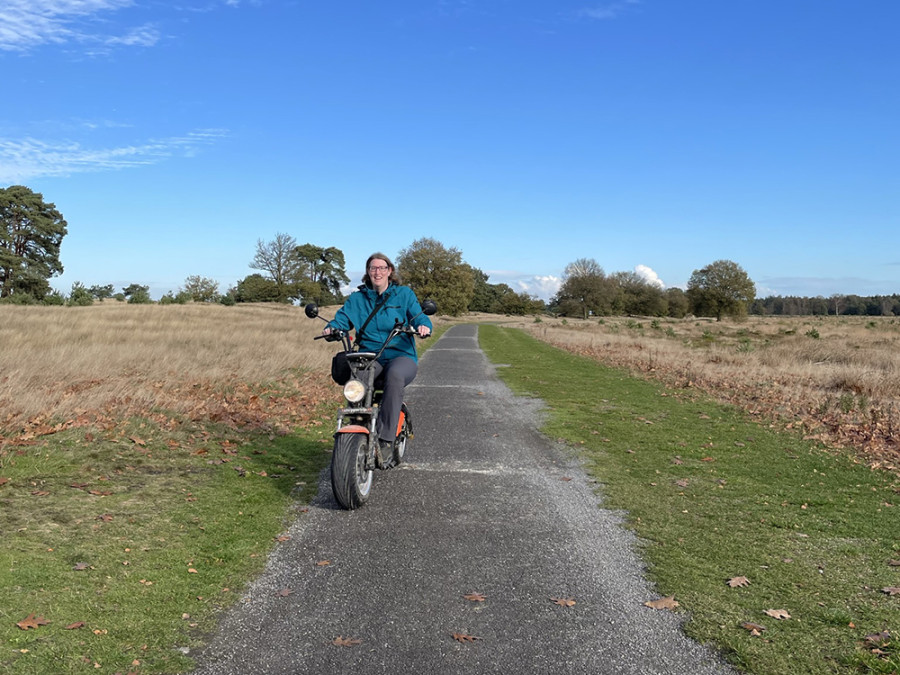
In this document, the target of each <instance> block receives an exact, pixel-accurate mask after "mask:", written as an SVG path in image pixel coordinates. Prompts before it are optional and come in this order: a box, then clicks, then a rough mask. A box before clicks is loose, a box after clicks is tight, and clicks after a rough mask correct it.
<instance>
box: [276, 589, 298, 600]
mask: <svg viewBox="0 0 900 675" xmlns="http://www.w3.org/2000/svg"><path fill="white" fill-rule="evenodd" d="M293 592H294V591H292V590H291V589H290V588H282V589H281V590H280V591H278V592H277V593H276V594H275V597H277V598H286V597H287V596H289V595H290V594H291V593H293Z"/></svg>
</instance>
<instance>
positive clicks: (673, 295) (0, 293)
mask: <svg viewBox="0 0 900 675" xmlns="http://www.w3.org/2000/svg"><path fill="white" fill-rule="evenodd" d="M66 232H67V223H66V221H65V219H64V218H63V216H62V214H61V213H60V212H59V211H58V210H57V209H56V206H55V205H54V204H52V203H47V202H45V201H44V199H43V196H42V195H41V194H40V193H35V192H32V191H31V190H30V189H29V188H27V187H24V186H21V185H14V186H11V187H9V188H5V189H0V302H3V303H18V304H31V303H43V304H68V305H89V304H92V303H93V302H94V301H96V300H101V301H102V300H106V299H110V298H112V299H116V300H120V301H123V302H129V303H136V304H141V303H150V302H153V300H152V299H151V298H150V293H149V287H148V286H143V285H141V284H136V283H133V284H129V285H128V286H125V287H123V288H121V289H120V290H119V291H116V289H115V288H114V287H113V286H112V285H111V284H109V285H95V286H91V287H86V286H84V285H83V284H82V283H80V282H78V281H76V282H75V283H73V284H72V289H71V292H70V293H69V294H68V296H66V295H64V294H62V293H60V292H59V291H56V290H53V289H52V288H51V287H50V284H49V279H50V278H51V277H53V276H56V275H58V274H61V273H62V271H63V266H62V263H61V262H60V259H59V250H60V243H61V242H62V239H63V237H64V236H65V235H66ZM395 263H396V266H397V269H398V272H399V274H400V277H401V281H402V283H405V284H407V285H408V286H410V287H411V288H412V289H413V290H414V291H415V292H416V293H417V295H418V296H419V297H420V298H421V299H424V298H432V299H434V300H435V301H436V302H437V303H438V306H439V307H440V309H441V312H442V313H444V314H448V315H460V314H463V313H465V312H488V313H498V314H511V315H529V314H541V313H550V314H553V315H557V316H568V317H580V318H583V319H587V318H589V317H592V316H610V315H631V316H652V317H674V318H683V317H685V316H689V315H694V316H711V317H715V318H716V319H718V320H721V319H722V318H723V317H726V316H729V317H743V316H746V315H747V314H761V315H765V314H862V315H877V314H897V315H900V295H892V296H874V297H870V298H863V297H859V296H855V295H834V296H832V297H831V298H828V299H826V298H821V297H817V298H798V297H786V298H782V297H768V298H763V299H757V298H756V287H755V284H754V283H753V281H752V280H751V279H750V277H749V276H748V274H747V273H746V272H745V271H744V269H743V268H741V266H740V265H738V264H737V263H735V262H733V261H730V260H716V261H714V262H712V263H710V264H709V265H707V266H705V267H702V268H700V269H697V270H694V272H693V273H692V274H691V277H690V280H689V281H688V283H687V287H686V288H685V289H681V288H663V287H662V286H661V285H659V284H655V283H652V282H651V281H648V280H647V279H645V278H643V277H641V276H640V275H638V274H636V273H635V272H613V273H610V274H607V273H606V272H605V271H604V270H603V268H602V267H601V266H600V264H599V263H598V262H597V261H596V260H594V259H593V258H578V259H577V260H575V261H573V262H571V263H569V264H568V265H567V266H566V268H565V272H564V275H563V279H562V282H561V285H560V288H559V291H558V292H557V293H556V294H555V295H554V296H553V297H552V298H551V299H550V301H549V302H544V301H543V300H541V299H539V298H537V297H535V296H533V295H530V294H528V293H524V292H518V291H516V290H514V289H513V288H512V287H510V286H509V285H507V284H503V283H499V284H492V283H490V280H489V275H488V274H487V273H485V272H484V271H482V270H480V269H478V268H477V267H473V266H472V265H469V264H468V263H467V262H465V260H464V259H463V254H462V252H461V251H460V250H459V249H457V248H455V247H447V246H445V245H444V244H443V243H441V242H440V241H438V240H436V239H433V238H429V237H424V238H421V239H417V240H415V241H413V242H412V243H411V244H410V245H409V246H407V247H406V248H404V249H402V250H401V251H400V252H399V254H398V255H397V257H396V260H395ZM249 267H250V268H251V269H254V270H256V272H254V273H252V274H249V275H248V276H246V277H244V278H243V279H241V280H240V281H238V282H237V284H235V286H234V287H232V288H229V289H227V290H225V291H224V292H220V291H219V284H218V282H216V281H215V280H213V279H209V278H207V277H202V276H199V275H193V276H189V277H187V278H186V279H185V281H184V284H183V285H182V286H181V287H180V288H179V289H178V290H177V291H172V292H169V293H166V294H165V295H163V296H162V297H161V298H160V300H159V302H160V303H161V304H170V303H186V302H206V303H210V302H219V303H223V304H227V305H232V304H237V303H247V302H283V303H307V302H316V303H318V304H323V305H327V304H340V303H342V302H343V301H344V295H343V292H342V289H343V288H346V287H347V285H348V284H349V283H350V279H349V277H348V276H347V273H346V261H345V259H344V253H343V252H342V251H341V250H340V249H338V248H336V247H334V246H319V245H316V244H313V243H305V244H298V243H297V240H296V239H295V238H294V237H292V236H291V235H289V234H285V233H277V234H276V235H275V237H274V239H272V240H270V241H264V240H262V239H260V240H258V241H257V243H256V250H255V252H254V254H253V257H252V259H251V260H250V262H249Z"/></svg>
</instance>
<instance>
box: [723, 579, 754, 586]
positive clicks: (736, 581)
mask: <svg viewBox="0 0 900 675" xmlns="http://www.w3.org/2000/svg"><path fill="white" fill-rule="evenodd" d="M727 583H728V585H729V586H731V587H732V588H737V587H739V586H749V585H750V580H749V579H748V578H747V577H732V578H731V579H729V580H728V582H727Z"/></svg>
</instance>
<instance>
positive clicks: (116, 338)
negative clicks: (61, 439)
mask: <svg viewBox="0 0 900 675" xmlns="http://www.w3.org/2000/svg"><path fill="white" fill-rule="evenodd" d="M321 327H322V324H321V322H319V321H311V320H309V319H307V318H306V317H305V316H304V315H303V311H302V309H300V308H297V307H289V306H282V305H249V306H238V307H224V306H221V305H199V304H196V305H168V306H160V305H127V304H124V303H117V302H106V303H103V304H100V305H94V306H92V307H28V306H26V307H16V306H10V305H4V306H0V345H2V351H0V424H2V430H3V431H5V432H6V433H10V432H13V433H15V432H16V431H21V430H22V429H24V428H25V427H27V426H28V425H29V424H30V425H34V424H35V420H38V421H39V422H40V423H48V422H49V423H58V422H64V421H66V420H72V419H74V418H78V417H79V416H84V415H86V414H88V415H91V414H93V415H96V414H101V415H111V416H114V417H117V418H120V417H122V416H126V415H130V414H136V413H144V412H147V411H150V410H153V409H156V408H163V409H166V410H170V411H174V412H178V413H189V412H191V411H195V410H197V409H198V407H203V406H204V405H206V407H207V408H208V402H209V400H210V399H211V398H213V399H216V400H218V401H219V402H220V403H221V402H225V403H227V396H228V395H229V393H231V394H232V395H235V394H234V392H235V391H237V390H242V389H243V388H244V387H246V386H247V385H252V386H254V387H259V386H263V385H265V384H266V383H271V382H282V383H283V384H284V383H286V384H293V385H297V386H307V387H309V386H311V384H310V383H311V382H312V381H317V382H318V385H317V386H321V381H318V380H316V377H315V376H316V375H319V376H321V375H322V374H323V373H325V372H326V371H327V368H328V364H329V362H330V358H331V353H332V352H333V350H334V348H333V346H332V345H325V344H324V343H323V342H321V341H319V342H313V340H312V338H313V337H314V335H316V334H318V332H319V331H320V330H321ZM298 371H308V373H310V375H308V376H304V378H303V379H304V382H306V384H305V385H301V384H300V383H299V382H297V381H294V382H293V383H289V382H287V380H290V379H291V374H292V373H293V374H295V375H296V373H298ZM294 380H296V378H294ZM204 402H206V403H204Z"/></svg>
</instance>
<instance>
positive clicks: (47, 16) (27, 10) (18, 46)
mask: <svg viewBox="0 0 900 675" xmlns="http://www.w3.org/2000/svg"><path fill="white" fill-rule="evenodd" d="M132 4H133V0H4V1H3V3H2V4H0V49H5V50H13V51H24V50H27V49H30V48H32V47H35V46H37V45H41V44H46V43H57V44H59V43H64V42H70V41H81V40H84V39H85V37H86V34H85V33H83V32H82V26H83V24H84V22H85V20H87V19H89V18H91V17H92V16H94V15H97V14H101V13H103V12H110V11H116V10H119V9H123V8H125V7H129V6H130V5H132Z"/></svg>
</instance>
